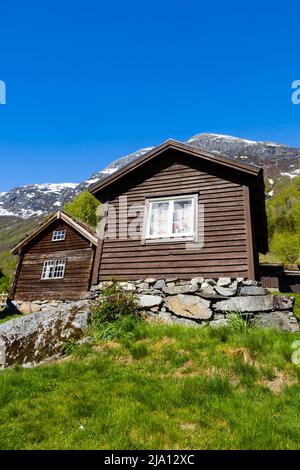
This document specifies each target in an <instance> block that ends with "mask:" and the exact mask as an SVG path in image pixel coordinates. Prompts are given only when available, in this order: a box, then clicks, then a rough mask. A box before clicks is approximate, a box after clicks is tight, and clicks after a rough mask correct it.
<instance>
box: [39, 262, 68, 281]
mask: <svg viewBox="0 0 300 470" xmlns="http://www.w3.org/2000/svg"><path fill="white" fill-rule="evenodd" d="M65 267H66V260H65V259H56V260H47V261H45V262H44V266H43V271H42V279H63V278H64V276H65Z"/></svg>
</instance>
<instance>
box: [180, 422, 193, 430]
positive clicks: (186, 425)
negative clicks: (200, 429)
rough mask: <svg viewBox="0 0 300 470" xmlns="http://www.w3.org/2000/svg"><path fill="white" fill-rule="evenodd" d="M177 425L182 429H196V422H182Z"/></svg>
mask: <svg viewBox="0 0 300 470" xmlns="http://www.w3.org/2000/svg"><path fill="white" fill-rule="evenodd" d="M179 427H180V429H181V430H182V431H195V430H196V424H193V423H182V424H180V425H179Z"/></svg>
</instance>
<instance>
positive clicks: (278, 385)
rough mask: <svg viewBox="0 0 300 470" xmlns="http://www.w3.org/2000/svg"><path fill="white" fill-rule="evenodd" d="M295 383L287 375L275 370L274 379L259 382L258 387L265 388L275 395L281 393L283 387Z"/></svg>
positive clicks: (294, 380)
mask: <svg viewBox="0 0 300 470" xmlns="http://www.w3.org/2000/svg"><path fill="white" fill-rule="evenodd" d="M296 383H297V381H296V379H294V378H292V377H290V376H289V375H287V374H284V372H282V371H279V370H276V372H275V378H274V379H272V380H266V379H265V380H260V381H259V384H260V385H263V386H264V387H267V388H268V389H269V390H271V391H272V392H273V393H275V394H276V395H277V394H279V393H281V392H282V391H283V389H284V387H286V386H289V385H295V384H296Z"/></svg>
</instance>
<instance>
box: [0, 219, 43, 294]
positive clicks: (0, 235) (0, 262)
mask: <svg viewBox="0 0 300 470" xmlns="http://www.w3.org/2000/svg"><path fill="white" fill-rule="evenodd" d="M40 220H41V219H39V218H37V219H36V218H33V219H27V220H21V219H18V218H17V217H0V267H1V269H2V271H3V273H4V274H5V275H6V276H7V278H8V279H5V280H3V282H2V283H1V280H0V292H2V291H5V290H7V289H8V288H9V285H10V283H11V279H12V276H13V272H14V269H15V265H16V262H17V257H16V256H13V255H12V254H11V252H10V249H11V248H12V247H13V246H14V245H16V244H17V243H18V242H19V241H20V240H21V239H22V238H24V237H25V236H26V235H27V234H28V233H29V232H31V231H32V230H33V229H34V228H35V227H36V226H37V225H38V223H39V222H40Z"/></svg>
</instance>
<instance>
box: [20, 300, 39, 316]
mask: <svg viewBox="0 0 300 470" xmlns="http://www.w3.org/2000/svg"><path fill="white" fill-rule="evenodd" d="M18 310H19V312H21V313H22V315H30V314H31V313H37V312H40V311H41V306H40V305H37V304H34V303H32V302H23V303H22V304H21V305H20V306H19V307H18Z"/></svg>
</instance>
